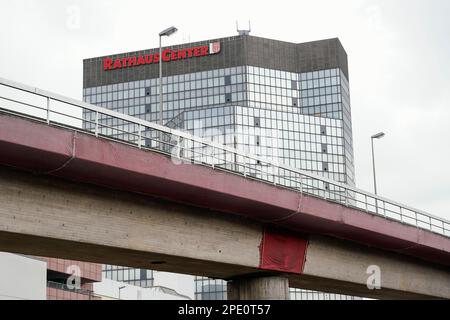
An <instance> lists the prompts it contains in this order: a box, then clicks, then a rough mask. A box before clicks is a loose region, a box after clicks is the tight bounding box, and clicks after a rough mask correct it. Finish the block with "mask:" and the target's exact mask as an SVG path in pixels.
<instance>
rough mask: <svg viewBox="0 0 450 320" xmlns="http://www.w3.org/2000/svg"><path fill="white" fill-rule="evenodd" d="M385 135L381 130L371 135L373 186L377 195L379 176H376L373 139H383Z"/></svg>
mask: <svg viewBox="0 0 450 320" xmlns="http://www.w3.org/2000/svg"><path fill="white" fill-rule="evenodd" d="M384 136H385V134H384V132H380V133H377V134H374V135H373V136H372V137H371V140H372V166H373V187H374V190H375V194H376V195H378V193H377V177H376V172H375V152H374V147H373V140H374V139H381V138H383V137H384Z"/></svg>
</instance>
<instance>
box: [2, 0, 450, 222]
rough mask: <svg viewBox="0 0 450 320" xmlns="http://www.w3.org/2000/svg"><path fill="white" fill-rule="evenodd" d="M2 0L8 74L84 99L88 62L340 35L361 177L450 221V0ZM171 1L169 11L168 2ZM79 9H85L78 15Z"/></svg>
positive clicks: (363, 184) (360, 181)
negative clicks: (200, 43)
mask: <svg viewBox="0 0 450 320" xmlns="http://www.w3.org/2000/svg"><path fill="white" fill-rule="evenodd" d="M161 3H162V4H158V3H157V2H156V1H139V0H134V1H130V2H124V1H117V0H98V1H92V0H72V1H66V0H41V1H35V0H28V1H27V0H2V1H1V2H0V39H1V42H0V48H1V50H0V77H3V78H8V79H10V80H14V81H18V82H22V83H25V84H29V85H33V86H37V87H40V88H42V89H46V90H49V91H54V92H58V93H61V94H64V95H67V96H70V97H74V98H77V99H81V89H82V59H83V58H89V57H94V56H101V55H107V54H112V53H120V52H127V51H133V50H140V49H148V48H153V47H157V46H158V36H157V34H158V32H159V31H160V30H162V29H164V28H166V27H168V26H170V25H175V26H177V27H178V28H179V30H180V31H179V32H178V33H177V34H175V35H174V36H172V37H171V38H166V39H165V44H167V45H171V44H177V43H183V42H189V41H197V40H205V39H209V38H217V37H222V36H230V35H235V34H236V31H235V21H236V20H239V21H240V23H241V26H242V27H243V28H244V27H246V26H247V21H248V20H251V22H252V29H253V30H252V34H253V35H256V36H261V37H267V38H273V39H277V40H285V41H291V42H304V41H312V40H319V39H324V38H331V37H339V38H340V40H341V41H342V43H343V45H344V47H345V49H346V51H347V53H348V55H349V68H350V88H351V98H352V110H353V129H354V131H353V136H354V147H355V165H356V180H357V186H358V187H359V188H361V189H365V190H369V191H372V190H373V183H372V171H371V170H372V167H371V154H370V136H371V135H372V134H373V133H377V132H379V131H384V132H386V134H387V136H386V137H385V138H384V139H382V140H380V141H377V142H376V156H377V179H378V189H379V193H380V194H381V195H382V196H385V197H387V198H391V199H394V200H396V201H398V202H402V203H406V204H409V205H410V206H413V207H416V208H419V209H422V210H425V211H428V212H430V213H432V214H435V215H439V216H444V217H446V218H448V219H450V165H449V158H450V143H449V140H450V123H449V122H450V102H449V101H450V61H449V57H450V41H449V38H450V19H448V16H449V15H450V1H448V0H428V1H425V0H378V1H376V0H345V1H336V0H330V1H325V0H316V1H300V0H295V1H286V0H279V1H276V2H274V1H242V0H241V1H235V0H229V1H226V2H225V1H220V2H219V1H217V2H215V1H211V0H210V1H177V0H172V1H163V2H161ZM169 10H170V11H169ZM78 12H79V13H80V14H79V18H78V14H77V13H78Z"/></svg>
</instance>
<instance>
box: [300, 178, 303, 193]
mask: <svg viewBox="0 0 450 320" xmlns="http://www.w3.org/2000/svg"><path fill="white" fill-rule="evenodd" d="M300 194H303V178H302V175H300Z"/></svg>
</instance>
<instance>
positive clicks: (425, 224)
mask: <svg viewBox="0 0 450 320" xmlns="http://www.w3.org/2000/svg"><path fill="white" fill-rule="evenodd" d="M0 87H4V88H8V90H12V91H14V92H16V94H17V93H19V95H20V96H19V97H18V98H13V97H7V96H6V95H5V94H1V93H0V101H7V102H9V103H10V104H12V105H13V106H15V109H16V110H11V107H9V108H6V107H2V108H0V111H1V112H4V113H10V114H15V115H19V116H21V117H26V118H32V119H34V120H38V121H42V122H45V123H47V124H48V125H53V126H61V127H66V128H70V129H72V130H77V131H80V132H84V133H87V134H92V135H95V136H97V137H99V136H101V137H102V138H106V139H112V140H115V141H119V142H121V143H125V144H129V145H132V146H135V147H138V148H141V149H147V150H151V151H154V152H159V153H164V154H167V155H171V156H172V157H173V159H174V160H176V161H184V162H189V163H192V164H198V165H205V166H209V167H212V168H213V169H216V170H226V171H229V172H232V173H234V174H238V175H242V176H244V177H246V178H249V179H256V180H260V181H264V182H266V183H270V184H274V185H277V186H280V187H283V188H288V189H291V190H295V191H297V192H300V193H304V194H308V195H311V196H315V197H318V198H321V199H324V200H327V201H332V202H335V203H339V204H342V205H345V206H347V207H351V208H355V209H358V210H360V211H363V212H365V213H367V214H372V215H377V216H381V217H384V218H386V219H391V220H395V221H399V222H401V223H404V224H408V225H411V226H415V227H417V228H421V229H424V230H429V231H432V232H434V233H438V234H441V235H444V236H446V237H450V221H448V220H445V219H443V218H440V217H437V216H434V215H431V214H429V213H426V212H424V211H420V210H417V209H414V208H411V207H409V206H406V205H403V204H400V203H397V202H395V201H392V200H388V199H386V198H383V197H380V196H376V195H374V194H371V193H369V192H366V191H363V190H360V189H357V188H354V187H352V186H348V185H345V184H342V183H339V182H336V181H334V180H331V179H327V178H324V177H321V176H318V175H315V174H313V173H309V172H306V171H303V170H299V169H295V168H292V167H289V166H286V165H283V164H279V163H276V162H273V161H268V160H266V159H264V158H263V157H260V156H255V155H252V154H249V153H246V152H244V151H241V150H238V149H234V148H231V147H228V146H225V145H221V144H217V143H214V142H211V141H208V140H207V139H203V138H200V137H196V136H193V135H191V134H189V133H186V132H183V131H180V130H174V129H170V128H168V127H165V126H161V125H159V124H156V123H152V122H149V121H145V120H141V119H138V118H135V117H131V116H128V115H125V114H121V113H118V112H115V111H111V110H108V109H105V108H101V107H98V106H95V105H91V104H88V103H85V102H81V101H77V100H74V99H71V98H67V97H64V96H61V95H58V94H54V93H51V92H47V91H44V90H40V89H37V88H33V87H29V86H26V85H23V84H19V83H15V82H12V81H9V80H6V79H2V78H0ZM14 92H11V94H12V95H13V96H14V94H13V93H14ZM25 94H28V95H29V96H28V97H26V96H24V95H25ZM36 97H37V98H39V99H35V98H36ZM27 99H28V100H27ZM31 100H33V101H31ZM34 100H40V101H38V102H36V101H34ZM24 108H25V109H27V110H26V111H23V112H20V111H17V109H21V110H22V109H24ZM30 108H31V109H30ZM70 108H75V110H72V112H69V111H68V110H69V109H70ZM106 119H115V121H116V122H117V123H120V124H123V125H126V127H127V128H130V129H127V130H125V129H120V128H117V127H116V126H110V125H107V123H106V122H107V121H106ZM82 126H84V127H85V128H83V127H82Z"/></svg>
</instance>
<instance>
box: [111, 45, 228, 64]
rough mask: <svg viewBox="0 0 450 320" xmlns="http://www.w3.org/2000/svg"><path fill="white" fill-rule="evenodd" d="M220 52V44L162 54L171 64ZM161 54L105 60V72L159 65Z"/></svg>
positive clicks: (166, 50) (165, 51) (166, 51)
mask: <svg viewBox="0 0 450 320" xmlns="http://www.w3.org/2000/svg"><path fill="white" fill-rule="evenodd" d="M219 52H220V42H214V43H210V44H209V46H199V47H193V48H184V49H177V50H172V49H165V50H164V51H163V52H162V60H163V62H171V61H177V60H184V59H190V58H193V57H205V56H208V55H212V54H217V53H219ZM159 58H160V57H159V53H155V54H146V55H143V56H142V55H139V56H133V57H122V58H116V59H113V58H104V59H103V70H104V71H110V70H117V69H123V68H130V67H136V66H142V65H147V64H153V63H155V64H157V63H159Z"/></svg>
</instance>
